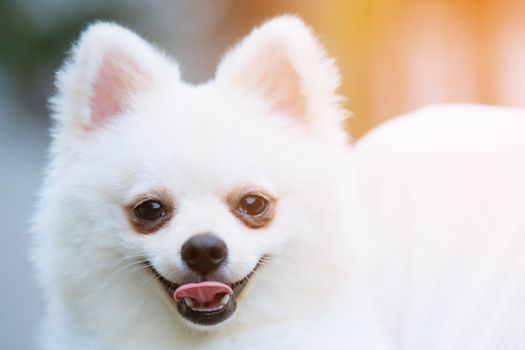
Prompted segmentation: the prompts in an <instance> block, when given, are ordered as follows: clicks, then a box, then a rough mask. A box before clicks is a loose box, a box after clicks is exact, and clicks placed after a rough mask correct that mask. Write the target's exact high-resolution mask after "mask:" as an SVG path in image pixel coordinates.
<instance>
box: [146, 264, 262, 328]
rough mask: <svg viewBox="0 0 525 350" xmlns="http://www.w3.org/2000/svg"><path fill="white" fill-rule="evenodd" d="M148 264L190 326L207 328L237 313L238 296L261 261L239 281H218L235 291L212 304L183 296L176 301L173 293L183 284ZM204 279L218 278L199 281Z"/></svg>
mask: <svg viewBox="0 0 525 350" xmlns="http://www.w3.org/2000/svg"><path fill="white" fill-rule="evenodd" d="M148 265H149V266H150V267H151V269H152V271H153V273H154V275H155V276H156V278H157V280H158V281H159V283H160V284H161V285H162V288H163V289H164V290H165V291H166V293H168V296H169V299H170V300H171V301H172V302H173V303H175V304H176V308H177V311H178V312H179V314H180V315H181V316H182V318H183V319H184V320H185V321H187V322H188V323H189V325H190V326H194V327H197V328H207V329H209V328H211V327H213V326H216V325H219V324H220V323H222V322H224V321H226V320H228V319H229V318H230V317H231V316H232V315H233V314H234V313H235V310H236V309H237V298H238V297H239V295H240V294H241V293H242V291H243V290H244V288H245V287H246V285H247V284H248V283H249V281H250V279H251V278H252V277H253V275H254V274H255V271H256V270H257V268H258V267H259V263H257V264H256V265H255V267H254V268H253V269H252V270H251V272H250V273H248V274H247V275H246V276H245V277H244V278H242V279H240V280H238V281H235V282H228V281H217V282H221V283H224V284H226V285H228V286H229V287H230V288H231V289H232V291H233V293H232V294H226V293H225V294H224V295H219V296H218V297H217V298H216V300H214V301H213V303H212V304H211V305H196V304H195V302H192V300H191V299H189V298H182V299H181V300H180V301H176V300H175V298H174V297H173V295H174V293H175V291H176V290H177V288H179V287H180V286H181V284H177V283H175V282H172V281H170V280H168V279H167V278H165V277H164V276H162V274H160V273H159V272H158V271H157V270H155V268H154V267H153V266H152V265H151V264H148ZM204 281H216V280H202V281H199V282H204Z"/></svg>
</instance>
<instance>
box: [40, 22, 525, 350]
mask: <svg viewBox="0 0 525 350" xmlns="http://www.w3.org/2000/svg"><path fill="white" fill-rule="evenodd" d="M338 84H339V75H338V72H337V69H336V67H335V64H334V62H333V60H332V59H330V58H328V57H327V56H326V53H325V51H324V50H323V48H322V47H321V45H320V44H319V42H318V41H317V39H316V38H315V36H314V35H313V34H312V32H311V31H310V30H309V29H308V28H307V27H306V26H305V25H304V24H303V23H302V22H301V21H300V20H299V19H297V18H295V17H291V16H284V17H280V18H276V19H274V20H271V21H269V22H267V23H266V24H264V25H262V26H261V27H260V28H257V29H255V30H254V31H253V32H252V33H251V34H250V35H248V36H247V37H246V38H245V39H244V40H243V41H242V42H241V43H240V44H239V45H237V46H236V47H234V48H233V49H232V50H231V51H230V52H229V53H228V54H227V55H226V56H225V57H224V59H223V60H222V62H221V63H220V64H219V67H218V69H217V73H216V75H215V77H214V78H213V79H212V80H211V81H209V82H207V83H205V84H202V85H198V86H191V85H188V84H186V83H184V82H183V81H181V79H180V75H179V70H178V67H177V64H176V63H175V62H174V61H173V60H171V59H170V58H168V57H167V56H166V55H164V54H162V53H161V52H160V51H159V50H157V49H155V48H154V47H153V46H151V45H150V44H148V43H147V42H145V41H144V40H142V39H141V38H139V37H138V36H137V35H135V34H133V33H132V32H130V31H129V30H127V29H124V28H122V27H120V26H117V25H115V24H107V23H98V24H94V25H92V26H90V27H89V28H88V29H87V30H86V31H85V32H84V33H83V34H82V36H81V38H80V40H79V42H78V44H77V45H76V46H75V47H74V49H73V51H72V54H71V57H70V59H68V61H67V63H66V64H65V66H64V68H63V69H62V70H61V71H60V72H59V73H58V76H57V88H58V92H57V94H56V96H55V97H54V98H53V100H52V102H53V118H54V120H55V126H54V129H53V144H52V147H51V164H50V165H49V168H48V173H47V178H46V181H45V183H44V186H43V189H42V192H41V201H40V205H39V207H38V210H37V215H36V220H35V221H36V224H35V229H34V231H35V232H34V249H33V253H34V254H33V260H34V263H35V266H36V267H37V273H38V277H39V281H40V284H41V286H42V287H43V289H44V291H45V296H46V298H47V303H48V310H47V318H46V320H45V323H44V326H43V328H42V337H41V341H40V344H41V348H43V349H48V350H73V349H75V350H167V349H177V350H185V349H197V350H212V349H213V350H224V349H228V350H233V349H234V350H240V349H242V350H245V349H275V350H277V349H286V350H289V349H301V350H303V349H306V350H308V349H324V348H329V349H334V350H338V349H344V350H347V349H348V350H392V349H411V350H414V349H422V350H442V349H462V350H466V349H472V350H474V349H475V350H481V349H486V350H492V349H505V350H508V349H523V348H524V344H525V334H524V332H522V331H521V329H523V327H521V326H520V325H522V324H523V323H524V322H525V302H524V301H523V295H525V279H524V278H523V277H522V276H523V271H525V258H523V257H524V256H525V239H523V237H524V235H523V232H525V231H524V228H525V220H524V219H523V213H524V212H525V201H524V199H523V198H525V181H523V179H525V137H524V135H525V113H524V112H523V111H520V110H513V109H503V108H496V107H482V106H466V105H463V106H461V105H459V106H441V107H433V108H427V109H423V110H421V111H418V112H415V113H413V114H411V115H409V116H405V117H403V118H398V119H396V120H395V121H393V122H389V123H386V124H385V125H383V126H381V127H379V128H378V129H376V130H375V131H373V132H371V133H370V134H369V135H368V136H366V137H364V138H363V139H362V140H361V141H359V142H358V144H357V145H356V146H354V148H353V150H352V151H351V152H350V148H349V146H348V140H347V135H346V133H345V131H344V127H343V121H344V119H345V111H344V110H343V109H342V108H341V107H340V105H339V102H340V97H339V96H337V94H336V92H335V91H336V89H337V87H338Z"/></svg>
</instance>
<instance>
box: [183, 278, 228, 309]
mask: <svg viewBox="0 0 525 350" xmlns="http://www.w3.org/2000/svg"><path fill="white" fill-rule="evenodd" d="M221 293H222V294H233V290H232V289H231V288H230V287H229V286H228V285H226V284H224V283H221V282H215V281H206V282H200V283H188V284H183V285H182V286H180V287H179V288H177V289H176V290H175V292H174V293H173V299H175V301H177V302H179V301H180V300H182V298H184V297H190V298H193V299H195V300H196V301H197V302H198V303H200V304H204V303H209V302H211V301H213V300H214V299H215V296H216V295H217V294H221Z"/></svg>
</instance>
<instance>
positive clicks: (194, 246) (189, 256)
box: [181, 233, 228, 275]
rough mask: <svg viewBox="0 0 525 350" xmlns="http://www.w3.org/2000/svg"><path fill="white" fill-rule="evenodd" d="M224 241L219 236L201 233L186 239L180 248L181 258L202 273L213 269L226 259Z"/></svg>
mask: <svg viewBox="0 0 525 350" xmlns="http://www.w3.org/2000/svg"><path fill="white" fill-rule="evenodd" d="M227 253H228V250H227V248H226V243H224V241H223V240H222V239H220V238H219V237H217V236H215V235H212V234H209V233H201V234H198V235H195V236H193V237H191V238H190V239H188V240H187V241H186V242H185V243H184V244H183V245H182V250H181V255H182V260H184V262H186V265H188V267H189V268H190V269H192V270H193V271H195V272H198V273H200V274H202V275H205V274H207V273H210V272H212V271H215V270H217V269H218V268H219V266H220V265H221V264H222V262H223V261H224V260H225V259H226V255H227Z"/></svg>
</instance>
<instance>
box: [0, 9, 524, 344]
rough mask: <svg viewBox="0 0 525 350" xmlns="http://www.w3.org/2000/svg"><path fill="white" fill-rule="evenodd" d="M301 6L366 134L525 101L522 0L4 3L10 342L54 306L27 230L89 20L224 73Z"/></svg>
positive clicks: (2, 309) (356, 127) (188, 73)
mask: <svg viewBox="0 0 525 350" xmlns="http://www.w3.org/2000/svg"><path fill="white" fill-rule="evenodd" d="M283 13H295V14H299V15H300V16H301V17H303V19H304V20H305V21H306V22H307V23H308V24H310V25H311V26H312V27H313V28H314V30H315V31H316V32H317V33H318V35H319V36H320V38H321V41H322V42H323V43H324V44H325V46H326V48H327V50H328V52H329V54H330V55H332V56H334V57H335V58H336V60H337V62H338V64H339V66H340V68H341V73H342V75H343V85H342V87H341V90H340V91H341V93H342V94H343V95H344V96H346V97H347V101H346V107H347V108H348V109H349V110H351V111H352V112H353V115H354V116H353V118H352V119H351V120H349V122H348V129H349V131H350V133H351V134H352V135H353V136H354V138H359V137H360V136H362V135H363V134H364V133H366V132H367V131H368V130H370V129H371V128H372V127H374V126H375V125H377V124H379V123H381V122H382V121H384V120H386V119H388V118H390V117H393V116H395V115H398V114H401V113H404V112H408V111H411V110H413V109H415V108H417V107H419V106H422V105H426V104H429V103H439V102H475V103H488V104H501V105H510V106H518V107H525V1H523V0H419V1H418V0H331V1H321V0H317V1H314V0H302V1H299V0H293V1H292V0H280V1H265V0H199V1H190V0H172V1H168V0H152V1H148V2H145V1H123V0H121V1H119V0H115V1H108V0H90V1H79V0H77V1H72V0H42V1H29V0H17V1H15V0H12V1H9V0H0V161H1V162H0V222H2V228H1V230H0V235H1V238H0V274H1V275H0V276H1V279H0V281H1V289H0V348H1V349H17V350H18V349H21V350H23V349H34V348H35V345H34V344H35V342H34V334H35V331H36V329H37V325H38V323H39V321H40V320H41V317H42V312H43V308H44V305H43V304H42V303H43V300H42V299H41V296H40V292H39V291H38V290H37V289H36V287H35V283H34V281H33V277H32V273H31V267H30V265H29V263H28V254H27V252H28V241H29V236H28V227H29V220H30V217H31V212H32V208H33V206H34V201H35V196H36V195H35V194H36V191H37V188H38V186H39V184H40V183H41V181H42V170H43V166H44V163H45V158H46V147H47V144H48V142H49V138H48V134H47V129H48V127H49V118H48V109H47V102H46V101H47V98H48V97H49V96H50V95H51V94H52V93H53V73H54V71H55V70H56V69H57V68H58V67H59V66H60V64H61V62H62V60H63V59H64V57H65V54H66V53H67V51H68V48H69V47H70V46H71V44H72V42H73V41H74V40H75V38H76V37H77V36H78V34H79V32H80V31H81V30H82V28H84V27H85V26H86V24H87V23H89V22H92V21H94V20H112V21H116V22H118V23H121V24H124V25H126V26H128V27H130V28H132V29H134V30H135V31H137V32H138V33H139V34H140V35H142V36H143V37H145V38H147V39H148V40H151V41H153V42H155V43H156V44H158V46H160V47H162V48H164V49H165V50H166V51H167V52H168V53H170V54H172V55H174V56H175V57H176V58H177V60H178V61H179V63H180V65H181V67H182V70H183V71H182V74H183V78H184V79H185V80H187V81H189V82H193V83H200V82H204V81H206V80H208V79H210V78H211V77H212V76H213V72H214V69H215V65H216V63H217V61H218V60H219V58H220V56H221V55H222V53H223V52H224V50H225V49H227V48H228V47H230V46H231V45H233V44H234V43H235V42H236V41H237V40H238V39H240V38H241V37H242V36H243V35H245V34H247V33H248V32H249V31H250V30H251V28H252V27H253V26H255V25H257V24H260V23H261V22H262V21H264V20H266V19H268V18H270V17H272V16H274V15H278V14H283Z"/></svg>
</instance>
